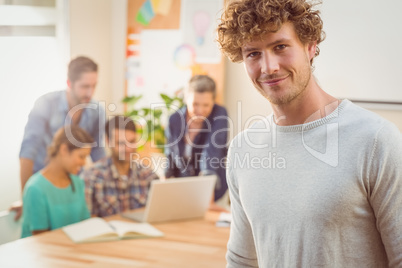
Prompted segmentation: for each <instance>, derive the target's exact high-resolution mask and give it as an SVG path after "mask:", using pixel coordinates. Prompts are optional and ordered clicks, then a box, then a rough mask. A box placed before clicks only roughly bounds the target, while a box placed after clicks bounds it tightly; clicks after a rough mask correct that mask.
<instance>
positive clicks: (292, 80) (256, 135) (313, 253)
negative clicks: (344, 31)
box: [217, 0, 402, 267]
mask: <svg viewBox="0 0 402 268" xmlns="http://www.w3.org/2000/svg"><path fill="white" fill-rule="evenodd" d="M322 28H323V23H322V20H321V18H320V15H319V12H318V11H317V10H314V5H313V4H312V3H310V2H307V1H306V0H242V1H232V2H230V3H229V4H228V6H227V7H226V8H225V11H224V13H223V15H222V18H221V22H220V24H219V26H218V29H217V32H218V42H219V44H220V46H221V50H222V51H223V52H224V53H225V54H226V55H227V56H228V57H229V58H230V59H231V60H232V61H233V62H243V63H244V66H245V69H246V72H247V74H248V76H249V77H250V79H251V81H252V83H253V84H254V86H255V88H256V89H257V90H258V91H259V92H260V93H261V94H262V95H263V96H264V97H265V98H266V99H268V100H269V102H270V103H271V106H272V110H273V114H272V115H271V116H269V117H267V118H266V120H261V121H259V122H256V123H255V124H254V125H253V126H252V127H250V128H249V129H247V130H244V131H243V132H241V133H240V134H239V135H237V136H236V137H235V138H234V139H233V141H232V143H231V145H230V148H229V153H228V170H227V180H228V186H229V190H230V198H231V206H232V207H231V209H232V216H233V221H232V225H231V233H230V239H229V242H228V251H227V256H226V258H227V262H228V267H317V266H319V267H402V235H401V234H402V209H401V204H402V139H401V133H400V132H399V130H398V129H397V128H396V127H395V126H394V125H393V124H391V123H390V122H388V121H386V120H384V119H382V118H380V117H379V116H377V115H375V114H373V113H371V112H369V111H367V110H364V109H362V108H360V107H358V106H356V105H355V104H353V103H352V102H350V101H349V100H338V99H336V98H335V97H333V96H331V95H329V94H327V93H326V92H325V91H324V90H323V89H322V88H321V87H320V86H319V85H318V83H317V82H316V80H315V78H314V76H313V68H312V64H313V59H314V57H316V56H318V54H319V49H318V45H319V44H320V43H321V41H323V39H324V32H323V30H322Z"/></svg>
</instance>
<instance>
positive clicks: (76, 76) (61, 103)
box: [11, 56, 105, 220]
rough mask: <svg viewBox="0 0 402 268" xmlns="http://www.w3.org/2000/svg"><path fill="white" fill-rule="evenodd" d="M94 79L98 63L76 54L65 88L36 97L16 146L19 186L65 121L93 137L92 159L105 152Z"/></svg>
mask: <svg viewBox="0 0 402 268" xmlns="http://www.w3.org/2000/svg"><path fill="white" fill-rule="evenodd" d="M97 82H98V65H97V64H96V63H95V62H94V61H93V60H92V59H90V58H87V57H83V56H80V57H77V58H75V59H73V60H71V61H70V63H69V65H68V73H67V89H66V90H61V91H55V92H50V93H47V94H45V95H43V96H41V97H40V98H39V99H37V100H36V102H35V104H34V107H33V108H32V110H31V112H30V114H29V117H28V122H27V124H26V126H25V131H24V136H23V141H22V144H21V150H20V155H19V157H20V178H21V189H22V190H24V186H25V183H26V182H27V180H28V178H29V177H31V175H32V174H34V173H36V172H38V171H39V170H41V169H42V168H43V167H44V166H45V163H46V151H47V148H48V146H49V145H50V143H51V141H52V139H53V136H54V134H55V133H56V131H57V130H59V129H60V128H61V127H63V126H65V125H78V126H79V127H80V128H82V129H84V130H85V131H86V132H88V133H89V134H90V135H91V137H92V138H93V139H94V146H93V147H92V151H91V158H92V161H97V160H99V159H101V158H102V157H104V156H105V152H104V148H103V139H104V136H103V134H104V133H103V129H104V124H105V112H104V109H103V108H102V107H101V106H100V105H99V103H98V102H96V101H94V100H93V99H92V96H93V94H94V92H95V87H96V84H97ZM11 210H15V211H16V212H17V214H16V217H15V218H16V220H17V219H19V218H20V216H21V213H22V204H21V203H20V202H16V204H13V206H12V207H11Z"/></svg>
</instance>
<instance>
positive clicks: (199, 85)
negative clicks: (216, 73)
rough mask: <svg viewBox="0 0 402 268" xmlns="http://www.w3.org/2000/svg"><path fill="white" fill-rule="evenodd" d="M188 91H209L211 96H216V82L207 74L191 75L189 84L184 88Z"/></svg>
mask: <svg viewBox="0 0 402 268" xmlns="http://www.w3.org/2000/svg"><path fill="white" fill-rule="evenodd" d="M188 92H199V93H204V92H211V93H212V95H213V97H214V98H215V96H216V84H215V81H214V80H213V79H212V78H211V77H209V76H208V75H194V76H193V77H191V79H190V81H189V84H188V86H187V88H186V93H188Z"/></svg>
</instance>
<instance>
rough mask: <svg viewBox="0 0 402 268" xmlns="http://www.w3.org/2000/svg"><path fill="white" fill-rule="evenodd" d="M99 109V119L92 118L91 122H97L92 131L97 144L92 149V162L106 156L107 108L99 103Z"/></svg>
mask: <svg viewBox="0 0 402 268" xmlns="http://www.w3.org/2000/svg"><path fill="white" fill-rule="evenodd" d="M97 105H98V110H97V114H96V116H97V120H90V121H89V123H90V124H95V125H94V127H93V132H92V133H91V136H92V138H93V139H94V141H95V142H96V144H97V145H96V146H95V147H93V148H92V150H91V159H92V162H96V161H98V160H99V159H102V158H103V157H105V155H106V154H105V140H104V139H105V124H106V123H105V120H106V119H105V110H104V109H103V107H102V106H101V105H99V104H97Z"/></svg>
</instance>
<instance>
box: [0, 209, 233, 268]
mask: <svg viewBox="0 0 402 268" xmlns="http://www.w3.org/2000/svg"><path fill="white" fill-rule="evenodd" d="M218 216H219V213H217V212H208V213H207V215H206V217H205V219H197V220H190V221H180V222H167V223H155V224H152V225H153V226H155V227H156V228H158V229H159V230H161V231H162V232H164V233H165V236H164V237H162V238H145V239H129V240H120V241H111V242H97V243H86V244H74V243H73V242H72V241H71V240H70V239H69V238H68V237H67V236H66V235H65V234H64V232H63V231H62V230H60V229H59V230H54V231H51V232H46V233H43V234H40V235H37V236H32V237H28V238H25V239H20V240H17V241H14V242H11V243H7V244H4V245H1V246H0V267H2V268H3V267H4V268H5V267H10V268H12V267H30V268H31V267H38V268H45V267H56V268H59V267H100V268H109V267H123V268H126V267H148V268H151V267H152V268H159V267H160V268H166V267H174V268H180V267H183V268H184V267H185V268H192V267H194V268H197V267H199V268H201V267H202V268H211V267H225V264H226V261H225V253H226V244H227V241H228V238H229V228H228V227H216V226H215V221H216V220H217V219H218ZM109 219H110V220H111V219H118V220H125V219H123V218H121V217H120V216H113V217H110V218H108V220H109Z"/></svg>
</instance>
